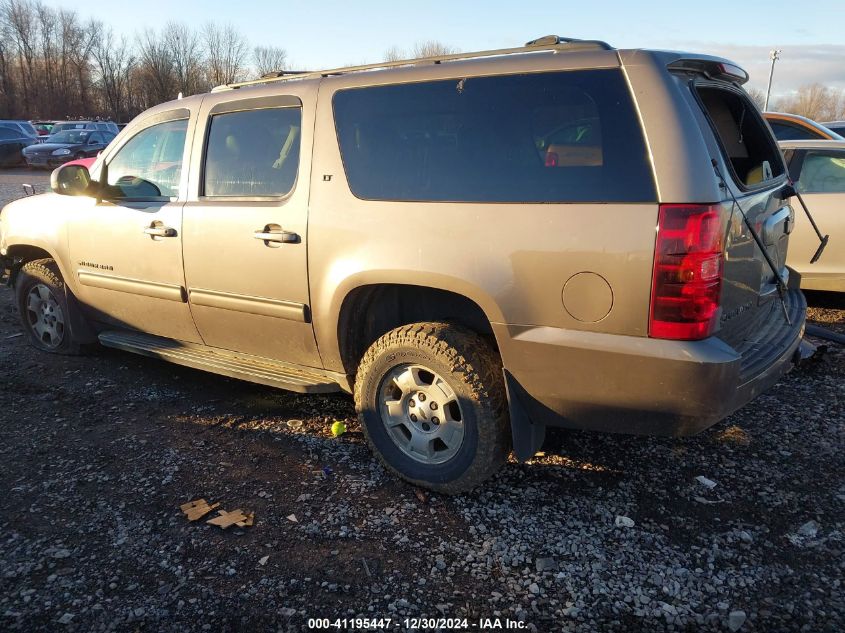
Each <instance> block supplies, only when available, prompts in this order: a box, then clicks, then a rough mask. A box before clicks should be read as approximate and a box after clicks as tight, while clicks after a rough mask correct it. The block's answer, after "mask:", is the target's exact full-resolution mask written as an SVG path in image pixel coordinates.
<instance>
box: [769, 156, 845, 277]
mask: <svg viewBox="0 0 845 633" xmlns="http://www.w3.org/2000/svg"><path fill="white" fill-rule="evenodd" d="M780 147H781V149H782V150H783V154H784V158H785V159H786V162H787V165H788V167H789V175H790V176H791V177H792V180H793V181H794V182H795V188H796V190H797V191H798V193H800V194H801V197H802V198H804V201H805V202H806V203H807V207H808V208H809V209H810V211H811V213H812V214H813V219H814V220H815V221H816V224H818V226H819V228H820V229H821V231H822V233H827V234H829V235H830V236H831V237H830V242H829V243H828V245H827V248H825V250H824V253H823V254H822V256H821V257H820V258H819V260H818V261H817V262H816V263H815V264H810V258H812V257H813V254H814V253H815V252H816V249H817V248H818V246H819V242H818V237H817V236H816V233H815V231H814V230H813V227H812V226H811V225H810V223H809V221H808V220H807V218H806V217H798V218H797V221H796V222H795V230H794V231H793V232H792V236H791V237H790V239H789V258H788V259H787V264H789V266H791V267H792V268H794V269H795V270H797V271H798V272H799V273H801V287H802V288H803V289H805V290H833V291H836V292H845V140H842V141H820V140H815V141H782V142H781V143H780ZM792 206H793V207H796V206H798V204H797V201H796V202H795V203H794V204H793V205H792ZM799 215H800V213H799Z"/></svg>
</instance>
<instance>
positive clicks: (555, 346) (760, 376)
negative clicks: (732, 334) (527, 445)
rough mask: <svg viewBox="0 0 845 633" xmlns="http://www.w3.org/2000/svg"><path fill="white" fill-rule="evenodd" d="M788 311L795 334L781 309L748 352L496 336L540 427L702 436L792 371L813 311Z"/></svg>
mask: <svg viewBox="0 0 845 633" xmlns="http://www.w3.org/2000/svg"><path fill="white" fill-rule="evenodd" d="M788 306H789V312H790V319H791V324H787V323H786V319H785V318H784V317H783V314H782V312H781V309H780V306H777V310H776V311H773V312H772V314H771V319H770V321H769V323H768V327H766V328H764V329H763V330H761V331H760V332H758V335H757V336H756V338H755V339H754V340H747V341H745V342H744V343H743V345H742V347H741V349H735V348H733V347H731V346H730V345H728V344H727V343H725V342H723V341H721V340H720V339H718V338H716V337H711V338H708V339H705V340H702V341H665V340H659V339H650V338H646V337H637V336H621V335H613V334H603V333H597V332H580V331H571V330H563V329H559V328H553V327H536V326H513V325H511V326H508V325H497V326H494V330H495V333H496V337H497V340H498V341H499V345H500V349H501V351H502V357H503V360H504V364H505V368H506V370H507V371H508V372H509V373H510V374H511V375H512V376H513V377H514V379H515V380H516V381H517V382H518V383H519V386H520V387H521V391H522V397H521V398H520V400H521V402H520V404H521V406H522V407H523V408H524V409H525V412H526V413H527V414H528V416H529V417H530V418H531V421H532V423H534V424H541V425H547V426H561V427H566V428H573V429H588V430H597V431H606V432H615V433H636V434H648V435H692V434H695V433H698V432H699V431H702V430H704V429H706V428H707V427H709V426H711V425H713V424H715V423H716V422H718V421H719V420H722V419H723V418H725V417H727V416H728V415H730V414H731V413H733V412H734V411H736V410H737V409H739V408H740V407H742V406H743V405H745V404H747V403H748V402H750V401H751V400H752V399H754V398H755V397H757V396H758V395H759V394H760V393H762V392H763V391H765V390H766V389H768V388H770V387H771V386H772V385H774V384H775V383H776V382H777V381H778V380H779V379H780V377H781V376H782V375H783V374H785V373H786V372H787V371H789V369H790V368H791V367H792V361H793V357H794V356H795V354H796V352H797V351H798V348H799V345H800V343H801V338H802V336H803V331H804V320H805V314H806V307H807V304H806V301H805V300H804V297H803V295H802V294H801V293H800V292H799V291H796V290H794V291H790V292H789V301H788ZM775 319H779V321H778V322H775ZM526 396H527V397H526Z"/></svg>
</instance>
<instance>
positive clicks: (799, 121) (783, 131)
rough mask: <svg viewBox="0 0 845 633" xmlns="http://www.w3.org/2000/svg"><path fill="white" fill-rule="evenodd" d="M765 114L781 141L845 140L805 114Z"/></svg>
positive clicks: (776, 136)
mask: <svg viewBox="0 0 845 633" xmlns="http://www.w3.org/2000/svg"><path fill="white" fill-rule="evenodd" d="M763 116H764V117H765V118H766V121H767V122H768V123H769V126H770V127H771V128H772V132H774V134H775V138H777V139H778V140H779V141H795V140H804V141H808V140H813V139H819V140H837V141H841V140H845V139H843V138H842V136H840V135H839V134H837V133H836V132H835V131H833V130H830V129H828V128H826V127H825V126H824V125H823V124H821V123H816V122H815V121H813V120H812V119H808V118H807V117H805V116H800V115H798V114H788V113H785V112H765V113H764V114H763Z"/></svg>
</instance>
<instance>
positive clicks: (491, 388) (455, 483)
mask: <svg viewBox="0 0 845 633" xmlns="http://www.w3.org/2000/svg"><path fill="white" fill-rule="evenodd" d="M355 406H356V409H357V410H358V415H359V417H360V420H361V425H362V427H363V430H364V434H365V435H366V437H367V441H368V442H369V444H370V446H371V448H372V450H373V452H374V453H375V454H376V455H377V456H378V457H379V459H380V460H381V461H382V463H383V464H384V465H385V466H386V467H387V468H388V469H389V470H391V471H393V472H394V473H396V474H398V475H399V476H400V477H402V478H403V479H406V480H408V481H410V482H412V483H414V484H417V485H420V486H424V487H426V488H430V489H432V490H436V491H438V492H445V493H448V494H455V493H460V492H465V491H467V490H470V489H472V488H474V487H475V486H476V485H478V484H479V483H481V482H482V481H484V480H485V479H487V478H488V477H490V476H491V475H492V474H493V473H495V472H496V471H497V470H498V469H499V468H500V467H501V465H502V464H503V463H504V462H505V460H506V459H507V456H508V454H509V452H510V448H511V445H510V433H509V424H508V415H507V406H506V398H505V390H504V382H503V377H502V363H501V360H500V358H499V355H498V354H497V353H496V351H495V350H494V349H493V348H492V347H491V346H490V344H489V343H488V342H487V341H486V340H485V339H483V338H482V337H480V336H479V335H477V334H475V333H474V332H472V331H470V330H468V329H465V328H462V327H459V326H455V325H450V324H447V323H415V324H413V325H406V326H402V327H399V328H396V329H395V330H392V331H390V332H388V333H387V334H385V335H384V336H382V337H381V338H379V339H378V340H377V341H376V342H375V343H373V345H372V346H371V347H370V349H369V350H367V352H366V354H365V355H364V358H363V359H362V361H361V364H360V365H359V367H358V375H357V377H356V380H355Z"/></svg>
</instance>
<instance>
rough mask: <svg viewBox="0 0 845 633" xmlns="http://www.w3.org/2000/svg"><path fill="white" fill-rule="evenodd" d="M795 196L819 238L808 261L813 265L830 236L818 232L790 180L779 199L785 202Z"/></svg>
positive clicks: (793, 183)
mask: <svg viewBox="0 0 845 633" xmlns="http://www.w3.org/2000/svg"><path fill="white" fill-rule="evenodd" d="M792 196H795V197H796V198H798V202H800V203H801V208H802V209H804V213H806V214H807V219H808V220H809V221H810V224H812V225H813V230H814V231H815V232H816V235H817V236H818V238H819V247H818V249H817V250H816V254H815V255H813V258H812V259H811V260H810V263H811V264H815V263H816V262H817V261H819V257H821V256H822V253H823V252H824V249H825V247H826V246H827V242H828V240H829V239H830V235H822V232H821V231H820V230H819V227H818V226H817V225H816V221H815V220H814V219H813V216H812V214H811V213H810V210H809V209H808V208H807V205H806V203H805V202H804V198H803V197H802V196H801V194H800V193H799V192H798V188H797V187H796V186H795V182H794V181H793V180H792V179H791V178H790V179H789V182H787V183H786V185H784V188H783V190H782V191H781V192H780V199H781V200H786V199H787V198H791V197H792Z"/></svg>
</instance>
